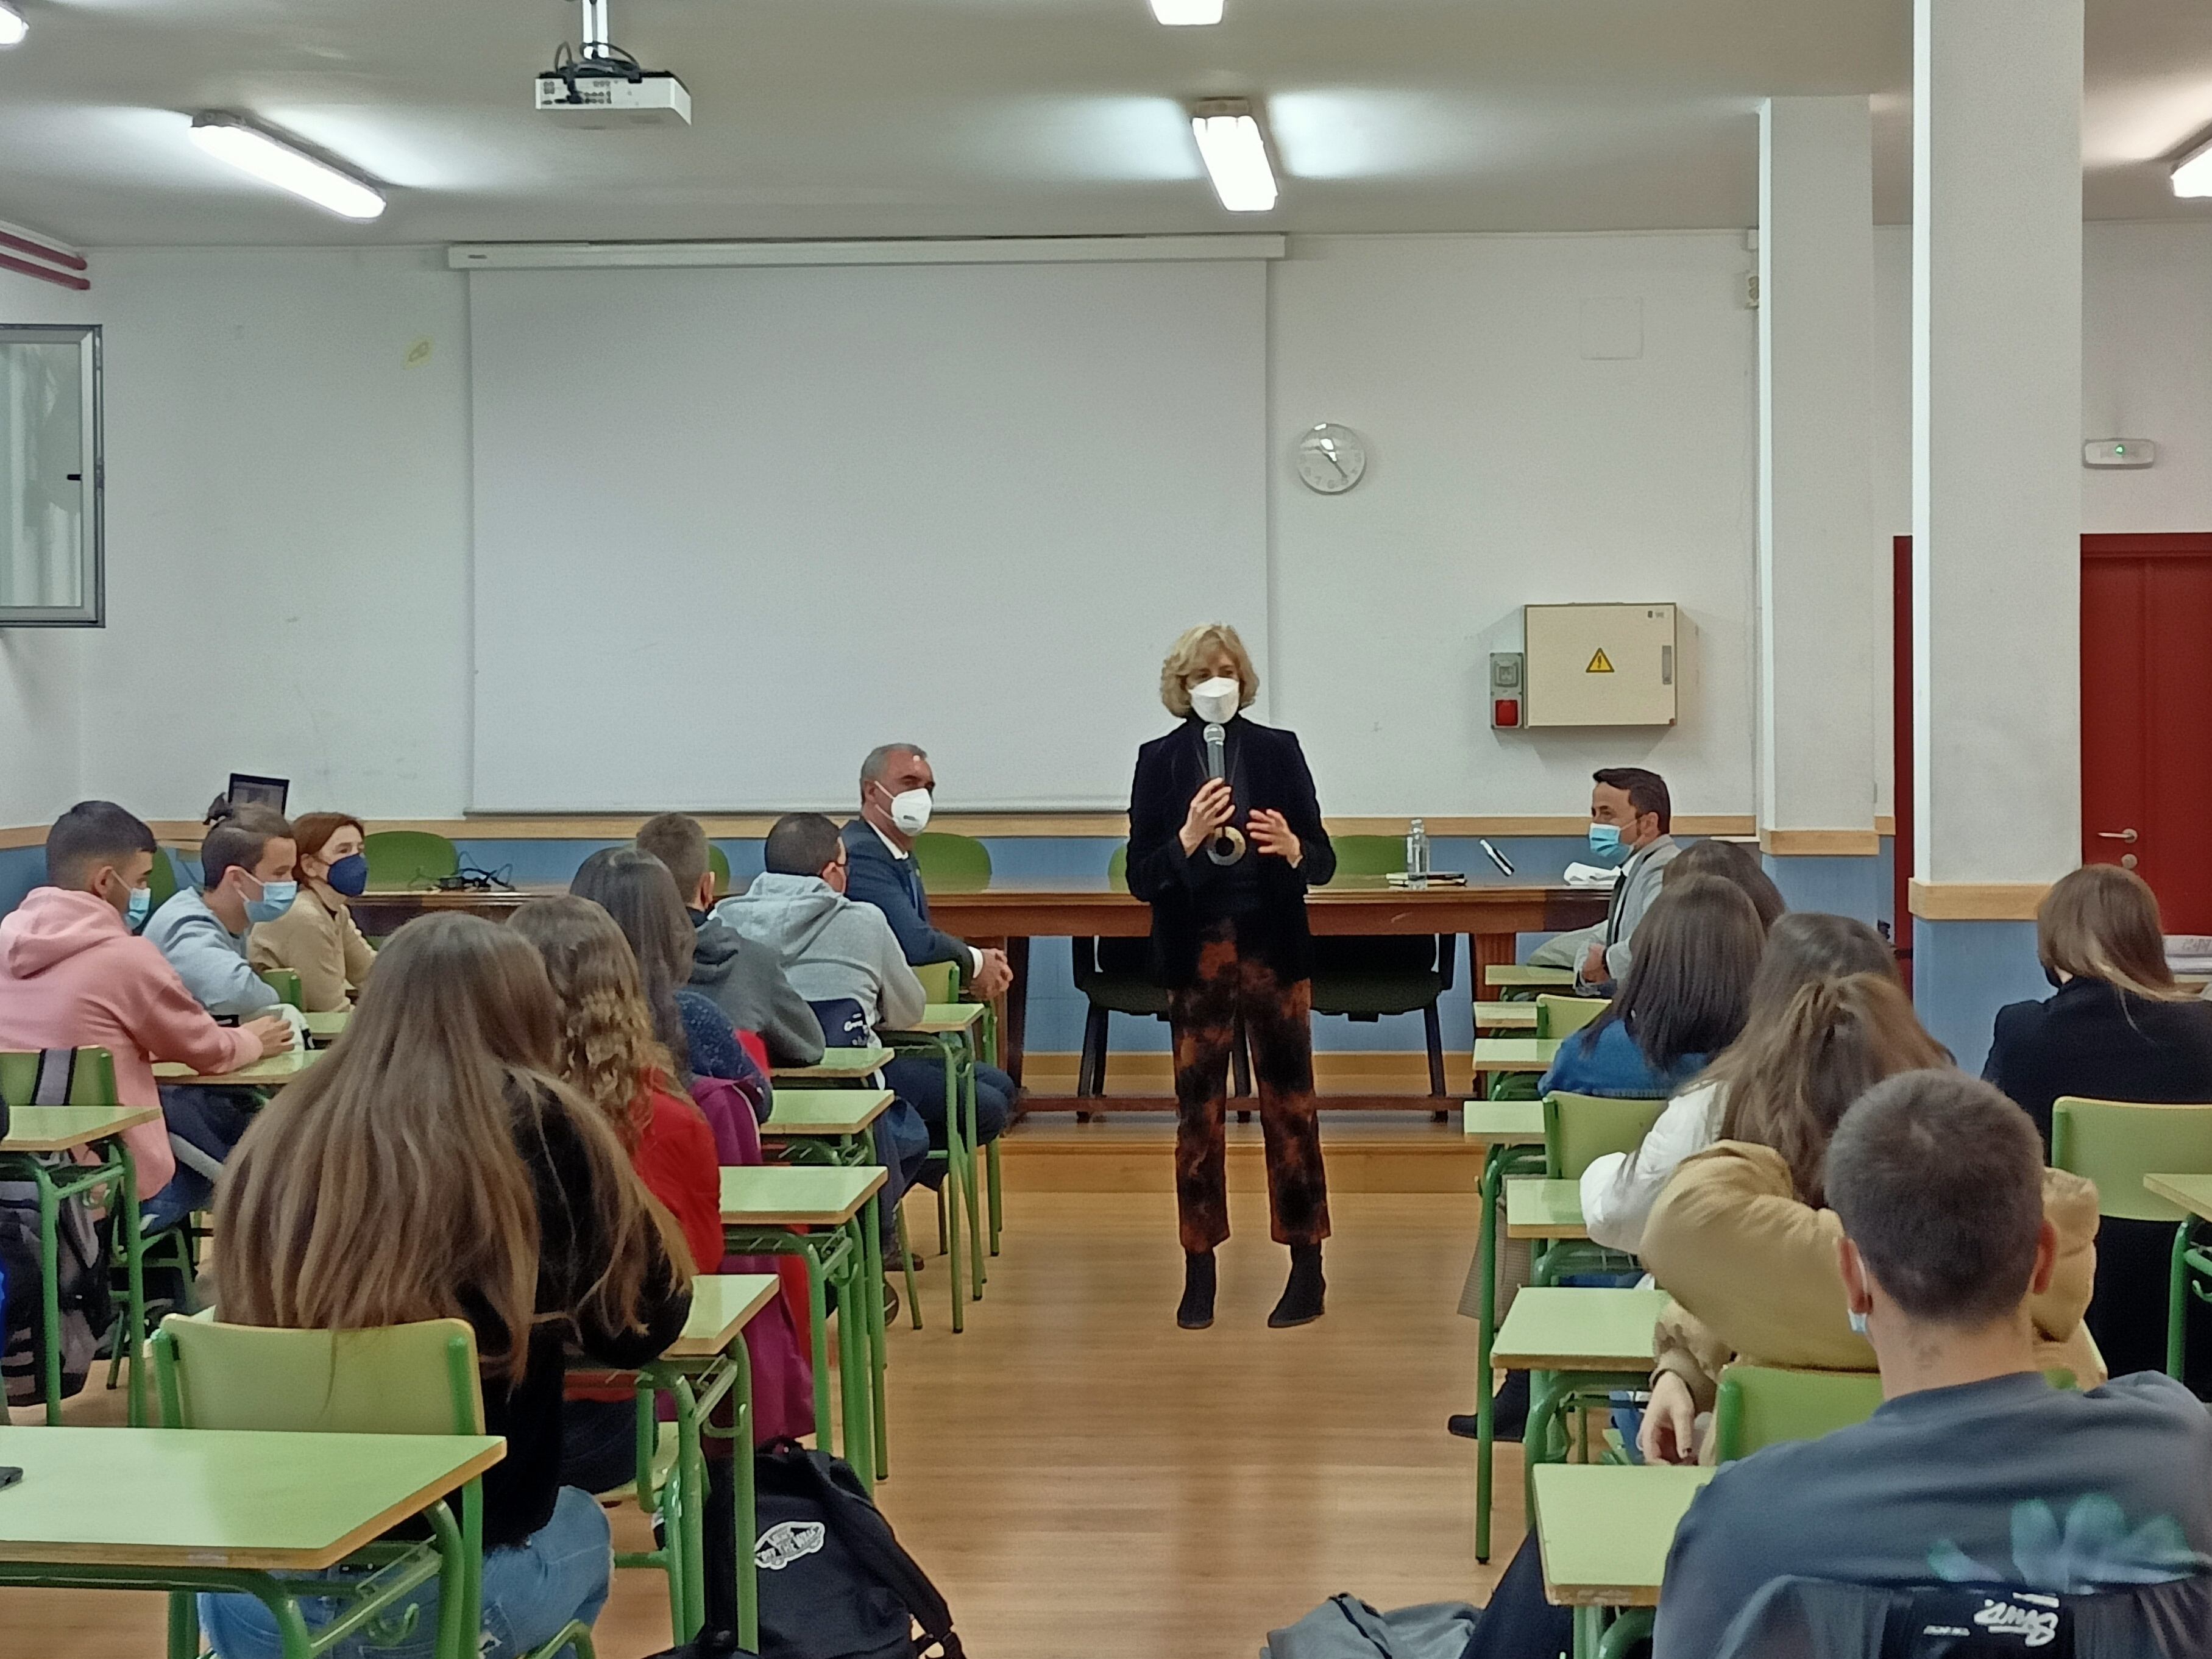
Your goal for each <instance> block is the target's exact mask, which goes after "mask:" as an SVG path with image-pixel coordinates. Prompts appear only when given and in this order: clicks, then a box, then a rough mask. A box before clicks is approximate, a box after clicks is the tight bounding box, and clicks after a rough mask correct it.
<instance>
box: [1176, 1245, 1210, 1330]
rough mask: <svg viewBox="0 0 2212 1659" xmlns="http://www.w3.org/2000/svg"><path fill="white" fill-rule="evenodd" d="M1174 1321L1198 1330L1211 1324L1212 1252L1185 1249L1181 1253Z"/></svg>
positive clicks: (1184, 1327) (1183, 1326) (1186, 1327)
mask: <svg viewBox="0 0 2212 1659" xmlns="http://www.w3.org/2000/svg"><path fill="white" fill-rule="evenodd" d="M1212 1323H1213V1252H1212V1251H1211V1250H1185V1251H1184V1252H1183V1256H1182V1305H1181V1306H1180V1307H1178V1308H1177V1309H1176V1324H1178V1325H1180V1326H1182V1328H1183V1329H1185V1330H1187V1331H1202V1330H1204V1329H1205V1328H1206V1327H1207V1326H1208V1325H1211V1324H1212Z"/></svg>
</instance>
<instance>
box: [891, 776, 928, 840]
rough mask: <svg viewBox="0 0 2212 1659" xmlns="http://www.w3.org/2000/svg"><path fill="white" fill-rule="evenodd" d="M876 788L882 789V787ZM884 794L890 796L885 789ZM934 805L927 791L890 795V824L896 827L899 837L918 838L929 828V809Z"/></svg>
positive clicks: (906, 790)
mask: <svg viewBox="0 0 2212 1659" xmlns="http://www.w3.org/2000/svg"><path fill="white" fill-rule="evenodd" d="M876 787H877V788H878V789H882V788H883V785H881V784H878V785H877V786H876ZM884 793H885V794H887V795H890V791H889V790H887V789H886V790H884ZM935 805H937V801H936V799H935V797H933V795H931V793H929V791H928V790H927V789H902V790H900V791H899V793H897V794H896V795H890V815H891V822H892V823H895V824H896V825H897V826H898V830H899V833H900V834H901V835H902V836H918V835H920V834H921V832H922V831H923V830H925V829H928V828H929V814H930V809H931V808H933V806H935Z"/></svg>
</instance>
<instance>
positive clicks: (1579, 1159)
mask: <svg viewBox="0 0 2212 1659" xmlns="http://www.w3.org/2000/svg"><path fill="white" fill-rule="evenodd" d="M1666 1109H1667V1103H1666V1102H1665V1101H1664V1100H1663V1099H1662V1100H1614V1099H1613V1098H1611V1097H1608V1096H1605V1095H1564V1094H1550V1095H1546V1096H1545V1097H1544V1172H1545V1174H1547V1175H1548V1176H1551V1178H1552V1179H1553V1180H1554V1181H1577V1180H1580V1179H1581V1178H1582V1173H1583V1170H1587V1169H1588V1168H1589V1166H1590V1164H1591V1163H1592V1161H1593V1160H1595V1159H1596V1158H1602V1157H1604V1156H1605V1154H1606V1153H1607V1152H1634V1151H1635V1150H1636V1149H1637V1147H1638V1146H1639V1145H1641V1144H1642V1142H1643V1139H1644V1136H1645V1135H1646V1134H1648V1133H1650V1129H1651V1126H1652V1125H1653V1124H1654V1123H1656V1122H1657V1121H1659V1114H1660V1113H1662V1112H1663V1111H1665V1110H1666Z"/></svg>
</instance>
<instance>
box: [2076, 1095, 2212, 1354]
mask: <svg viewBox="0 0 2212 1659" xmlns="http://www.w3.org/2000/svg"><path fill="white" fill-rule="evenodd" d="M2051 1167H2052V1168H2053V1169H2058V1170H2071V1171H2072V1172H2073V1173H2074V1174H2075V1175H2078V1176H2087V1178H2088V1179H2089V1180H2091V1181H2093V1182H2096V1183H2097V1213H2098V1214H2099V1215H2100V1216H2111V1217H2112V1218H2114V1219H2116V1220H2121V1221H2164V1222H2170V1223H2172V1224H2173V1228H2174V1234H2173V1254H2172V1266H2171V1267H2170V1268H2169V1275H2170V1276H2169V1279H2168V1281H2167V1286H2166V1374H2167V1375H2168V1376H2172V1377H2174V1378H2176V1379H2179V1377H2180V1376H2181V1371H2182V1360H2183V1357H2184V1356H2183V1351H2184V1348H2185V1341H2186V1338H2187V1335H2188V1328H2189V1307H2190V1303H2191V1300H2192V1299H2194V1300H2197V1301H2212V1296H2208V1295H2207V1294H2206V1293H2205V1291H2204V1290H2203V1287H2202V1286H2201V1285H2198V1283H2197V1281H2198V1280H2199V1279H2203V1278H2206V1277H2208V1276H2212V1255H2207V1253H2206V1252H2205V1250H2204V1249H2203V1247H2202V1246H2201V1245H2200V1244H2198V1243H2197V1242H2196V1240H2195V1234H2196V1232H2197V1229H2198V1227H2199V1225H2201V1224H2199V1223H2198V1222H2197V1219H2196V1218H2195V1217H2193V1216H2191V1215H2190V1214H2189V1212H2187V1211H2185V1210H2182V1209H2179V1208H2178V1207H2176V1206H2173V1205H2172V1204H2169V1203H2167V1202H2166V1200H2164V1199H2162V1198H2160V1197H2157V1196H2155V1195H2154V1194H2152V1193H2151V1192H2150V1191H2149V1190H2148V1189H2147V1188H2145V1187H2144V1186H2143V1177H2144V1176H2147V1175H2208V1174H2212V1105H2207V1106H2154V1105H2142V1104H2129V1103H2124V1102H2120V1101H2112V1100H2081V1099H2077V1098H2075V1097H2068V1098H2066V1099H2063V1100H2060V1101H2057V1102H2056V1103H2054V1104H2053V1105H2052V1106H2051Z"/></svg>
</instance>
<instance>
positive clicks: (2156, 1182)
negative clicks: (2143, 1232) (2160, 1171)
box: [2143, 1175, 2212, 1221]
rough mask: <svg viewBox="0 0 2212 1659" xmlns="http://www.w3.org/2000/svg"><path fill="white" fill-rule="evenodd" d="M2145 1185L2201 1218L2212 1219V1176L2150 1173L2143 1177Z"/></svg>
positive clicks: (2154, 1192) (2153, 1192) (2146, 1187)
mask: <svg viewBox="0 0 2212 1659" xmlns="http://www.w3.org/2000/svg"><path fill="white" fill-rule="evenodd" d="M2143 1187H2144V1188H2145V1190H2147V1191H2148V1192H2149V1193H2151V1194H2154V1196H2156V1197H2159V1198H2162V1199H2164V1200H2166V1202H2167V1203H2169V1204H2178V1205H2179V1206H2181V1207H2182V1208H2183V1209H2185V1210H2186V1211H2188V1212H2189V1213H2190V1214H2191V1215H2193V1216H2196V1217H2197V1218H2199V1219H2200V1220H2204V1221H2212V1176H2201V1175H2150V1176H2144V1177H2143Z"/></svg>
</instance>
